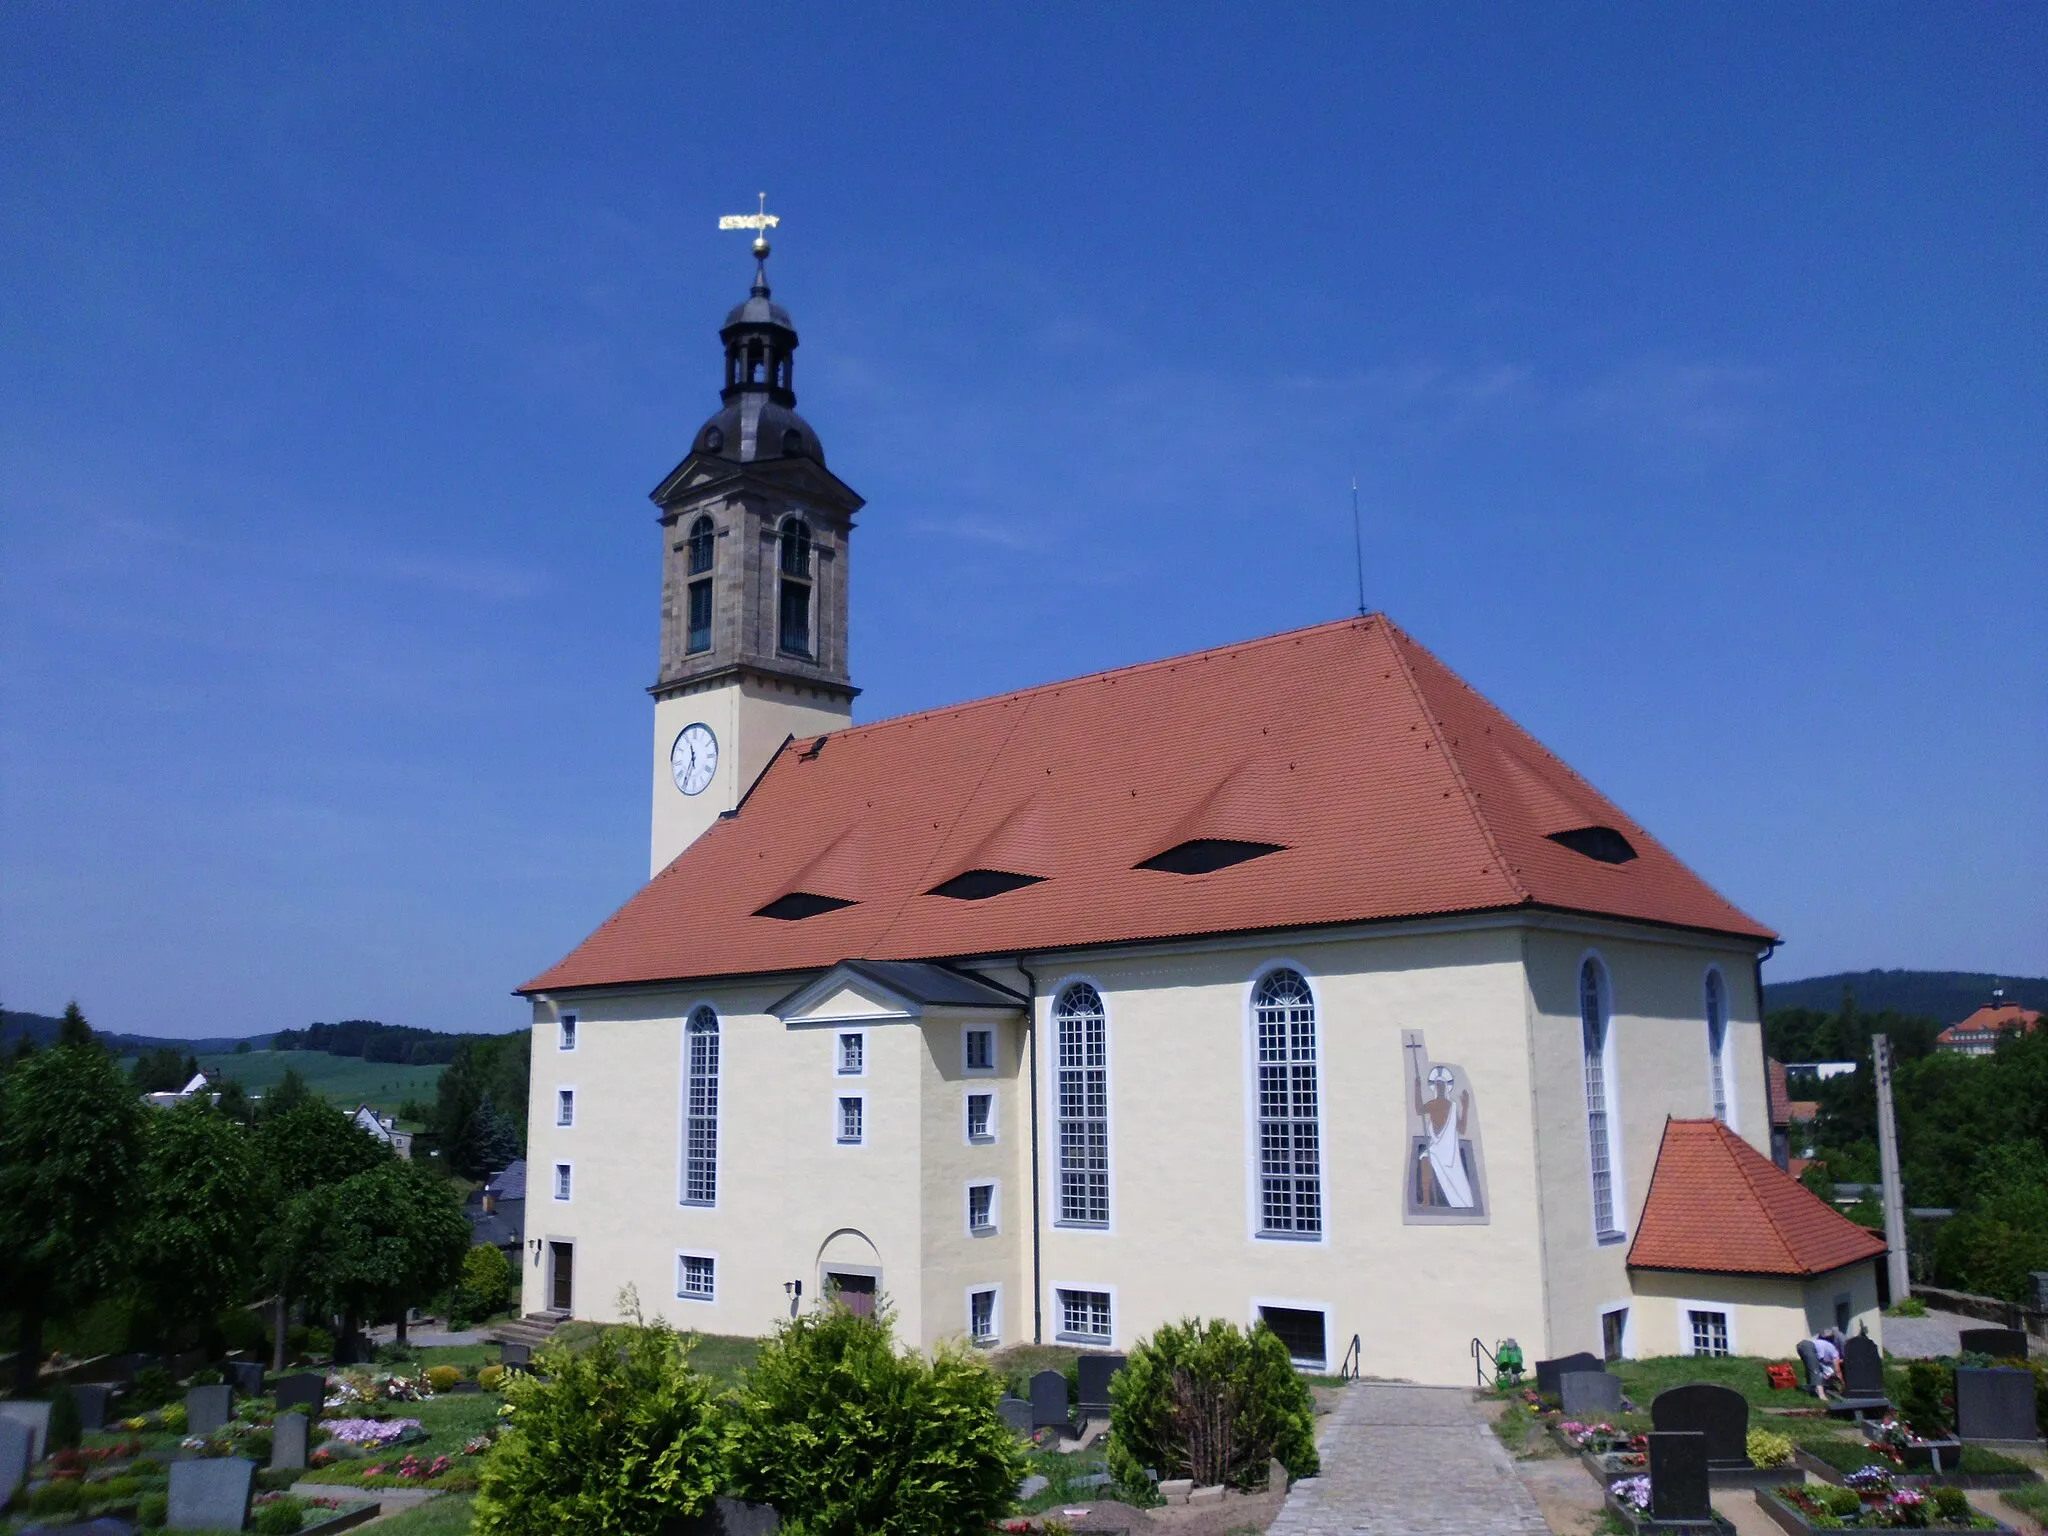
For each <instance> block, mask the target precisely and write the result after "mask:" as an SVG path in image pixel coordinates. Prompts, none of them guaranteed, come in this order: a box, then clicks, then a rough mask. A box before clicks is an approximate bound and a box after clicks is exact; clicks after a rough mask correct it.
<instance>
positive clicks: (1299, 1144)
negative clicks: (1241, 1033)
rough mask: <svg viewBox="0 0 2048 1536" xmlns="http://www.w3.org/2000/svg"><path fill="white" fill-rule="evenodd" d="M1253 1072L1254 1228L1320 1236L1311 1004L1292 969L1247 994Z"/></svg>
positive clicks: (1282, 1234)
mask: <svg viewBox="0 0 2048 1536" xmlns="http://www.w3.org/2000/svg"><path fill="white" fill-rule="evenodd" d="M1252 1021H1253V1028H1254V1029H1255V1030H1256V1032H1257V1034H1256V1039H1255V1041H1254V1045H1255V1047H1256V1050H1257V1053H1258V1071H1259V1230H1260V1231H1261V1232H1263V1233H1266V1234H1267V1235H1270V1236H1276V1237H1319V1236H1321V1235H1322V1230H1323V1161H1322V1159H1323V1149H1322V1126H1321V1121H1320V1115H1319V1104H1318V1095H1317V1087H1318V1085H1317V1082H1316V1004H1315V998H1314V997H1313V996H1312V995H1311V994H1310V992H1309V989H1308V983H1307V982H1306V981H1305V980H1303V979H1302V976H1301V974H1300V973H1299V972H1297V971H1287V970H1280V971H1269V972H1267V973H1266V975H1265V976H1264V977H1263V978H1262V979H1261V980H1260V982H1259V984H1258V987H1257V988H1256V989H1255V990H1254V991H1253V993H1252Z"/></svg>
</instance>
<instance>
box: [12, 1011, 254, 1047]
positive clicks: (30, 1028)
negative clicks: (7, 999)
mask: <svg viewBox="0 0 2048 1536" xmlns="http://www.w3.org/2000/svg"><path fill="white" fill-rule="evenodd" d="M63 1022H64V1021H63V1020H62V1019H60V1018H56V1017H54V1016H52V1015H50V1014H47V1013H23V1012H21V1011H20V1010H19V1009H16V1008H0V1049H6V1050H10V1051H11V1050H13V1049H14V1042H15V1041H17V1040H19V1039H20V1038H21V1037H22V1036H23V1035H26V1036H28V1038H29V1039H30V1040H32V1041H34V1042H35V1043H36V1044H37V1045H48V1044H49V1043H50V1042H51V1041H52V1040H54V1039H56V1038H57V1030H58V1028H59V1026H61V1025H62V1024H63ZM86 1022H88V1023H90V1022H91V1020H89V1019H88V1020H87V1021H86ZM93 1038H94V1039H95V1040H98V1041H99V1042H100V1044H102V1045H104V1046H105V1047H106V1048H107V1049H108V1050H110V1051H112V1052H113V1053H114V1054H115V1055H117V1056H133V1055H136V1054H137V1053H138V1052H141V1051H148V1050H154V1049H155V1048H156V1047H158V1046H160V1045H175V1046H176V1047H177V1048H178V1049H179V1050H181V1051H189V1052H191V1053H193V1054H194V1055H201V1056H203V1055H205V1054H206V1053H207V1052H208V1051H232V1050H233V1049H234V1048H235V1047H236V1045H238V1044H239V1043H240V1042H241V1040H242V1039H243V1038H244V1037H242V1036H240V1035H212V1036H209V1037H208V1038H206V1039H204V1040H170V1039H162V1038H159V1037H158V1036H156V1035H113V1034H108V1033H107V1032H106V1031H105V1030H100V1029H96V1030H94V1031H93ZM247 1039H248V1041H249V1049H251V1050H252V1051H260V1050H262V1049H264V1048H265V1047H266V1046H268V1045H269V1044H270V1040H271V1037H270V1036H269V1035H250V1036H248V1037H247Z"/></svg>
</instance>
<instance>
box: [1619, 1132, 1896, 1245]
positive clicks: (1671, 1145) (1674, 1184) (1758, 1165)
mask: <svg viewBox="0 0 2048 1536" xmlns="http://www.w3.org/2000/svg"><path fill="white" fill-rule="evenodd" d="M1884 1251H1885V1249H1884V1239H1883V1238H1882V1237H1880V1236H1879V1235H1878V1234H1877V1233H1875V1232H1872V1231H1870V1230H1869V1229H1868V1228H1867V1227H1859V1226H1858V1225H1856V1223H1855V1222H1853V1221H1851V1220H1850V1219H1849V1218H1848V1217H1846V1216H1844V1215H1842V1214H1841V1212H1839V1211H1837V1210H1835V1209H1833V1208H1832V1207H1831V1206H1829V1205H1828V1203H1827V1202H1826V1201H1825V1200H1823V1199H1821V1198H1820V1196H1818V1195H1816V1194H1814V1193H1813V1191H1811V1190H1810V1189H1808V1188H1807V1187H1806V1186H1805V1185H1803V1184H1801V1183H1800V1182H1799V1181H1798V1180H1797V1179H1795V1178H1793V1177H1792V1176H1791V1175H1790V1174H1788V1173H1786V1172H1784V1171H1783V1170H1781V1169H1780V1168H1779V1167H1778V1166H1777V1164H1775V1163H1773V1162H1772V1161H1771V1160H1770V1159H1769V1158H1767V1157H1765V1156H1764V1155H1763V1154H1762V1153H1761V1152H1759V1151H1757V1150H1756V1148H1754V1147H1752V1146H1751V1145H1750V1144H1749V1143H1748V1142H1746V1141H1744V1140H1743V1139H1742V1138H1741V1137H1740V1136H1738V1135H1736V1134H1735V1133H1734V1132H1733V1131H1731V1130H1729V1129H1728V1127H1727V1126H1725V1125H1723V1124H1722V1123H1721V1122H1720V1121H1718V1120H1667V1121H1666V1122H1665V1123H1664V1142H1663V1145H1662V1146H1660V1147H1659V1148H1658V1149H1657V1167H1656V1171H1655V1172H1653V1173H1652V1174H1651V1175H1650V1196H1649V1198H1648V1199H1647V1200H1645V1201H1644V1202H1643V1216H1642V1220H1641V1221H1640V1222H1638V1223H1637V1224H1636V1240H1635V1242H1634V1243H1632V1244H1631V1245H1630V1246H1629V1250H1628V1262H1629V1266H1630V1267H1631V1268H1633V1269H1684V1270H1697V1271H1703V1272H1708V1273H1713V1274H1730V1275H1819V1274H1825V1273H1826V1272H1827V1271H1829V1270H1831V1269H1840V1268H1841V1267H1842V1266H1843V1265H1844V1264H1854V1263H1856V1262H1857V1261H1858V1260H1861V1259H1873V1258H1876V1257H1877V1256H1878V1255H1880V1254H1882V1253H1883V1252H1884Z"/></svg>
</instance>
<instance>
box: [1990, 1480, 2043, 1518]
mask: <svg viewBox="0 0 2048 1536" xmlns="http://www.w3.org/2000/svg"><path fill="white" fill-rule="evenodd" d="M1999 1497H2000V1498H2002V1499H2004V1500H2005V1502H2006V1503H2008V1504H2010V1505H2011V1506H2012V1507H2013V1508H2014V1509H2017V1510H2021V1511H2023V1512H2024V1513H2026V1514H2029V1515H2032V1516H2033V1517H2034V1518H2035V1519H2036V1520H2038V1521H2040V1522H2041V1523H2042V1524H2043V1525H2048V1483H2036V1484H2034V1486H2033V1487H2031V1488H2008V1489H2006V1490H2005V1491H2004V1492H2003V1493H2001V1494H2000V1495H1999Z"/></svg>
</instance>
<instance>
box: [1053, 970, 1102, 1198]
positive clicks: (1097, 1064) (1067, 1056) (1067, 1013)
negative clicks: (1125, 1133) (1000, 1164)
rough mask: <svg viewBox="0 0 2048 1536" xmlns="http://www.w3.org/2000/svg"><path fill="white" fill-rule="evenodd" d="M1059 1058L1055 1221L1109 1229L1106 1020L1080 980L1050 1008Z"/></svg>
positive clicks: (1099, 999) (1098, 999) (1098, 996)
mask: <svg viewBox="0 0 2048 1536" xmlns="http://www.w3.org/2000/svg"><path fill="white" fill-rule="evenodd" d="M1052 1021H1053V1033H1054V1035H1055V1037H1056V1039H1057V1044H1058V1050H1059V1056H1058V1058H1057V1066H1056V1068H1055V1082H1054V1086H1053V1097H1054V1103H1055V1104H1056V1106H1057V1108H1058V1113H1059V1137H1060V1145H1059V1158H1060V1191H1059V1199H1060V1204H1059V1213H1060V1214H1059V1219H1060V1223H1061V1224H1062V1225H1063V1226H1071V1227H1106V1226H1108V1225H1109V1021H1108V1019H1107V1017H1106V1016H1105V1015H1104V1013H1103V1008H1102V994H1101V993H1099V992H1097V991H1096V990H1095V989H1094V988H1093V987H1091V986H1089V985H1088V984H1087V983H1086V982H1085V981H1082V982H1076V983H1075V984H1074V985H1073V986H1071V987H1068V988H1067V989H1066V990H1065V991H1064V992H1062V993H1060V995H1059V999H1058V1001H1056V1002H1055V1003H1054V1004H1053V1009H1052Z"/></svg>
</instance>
